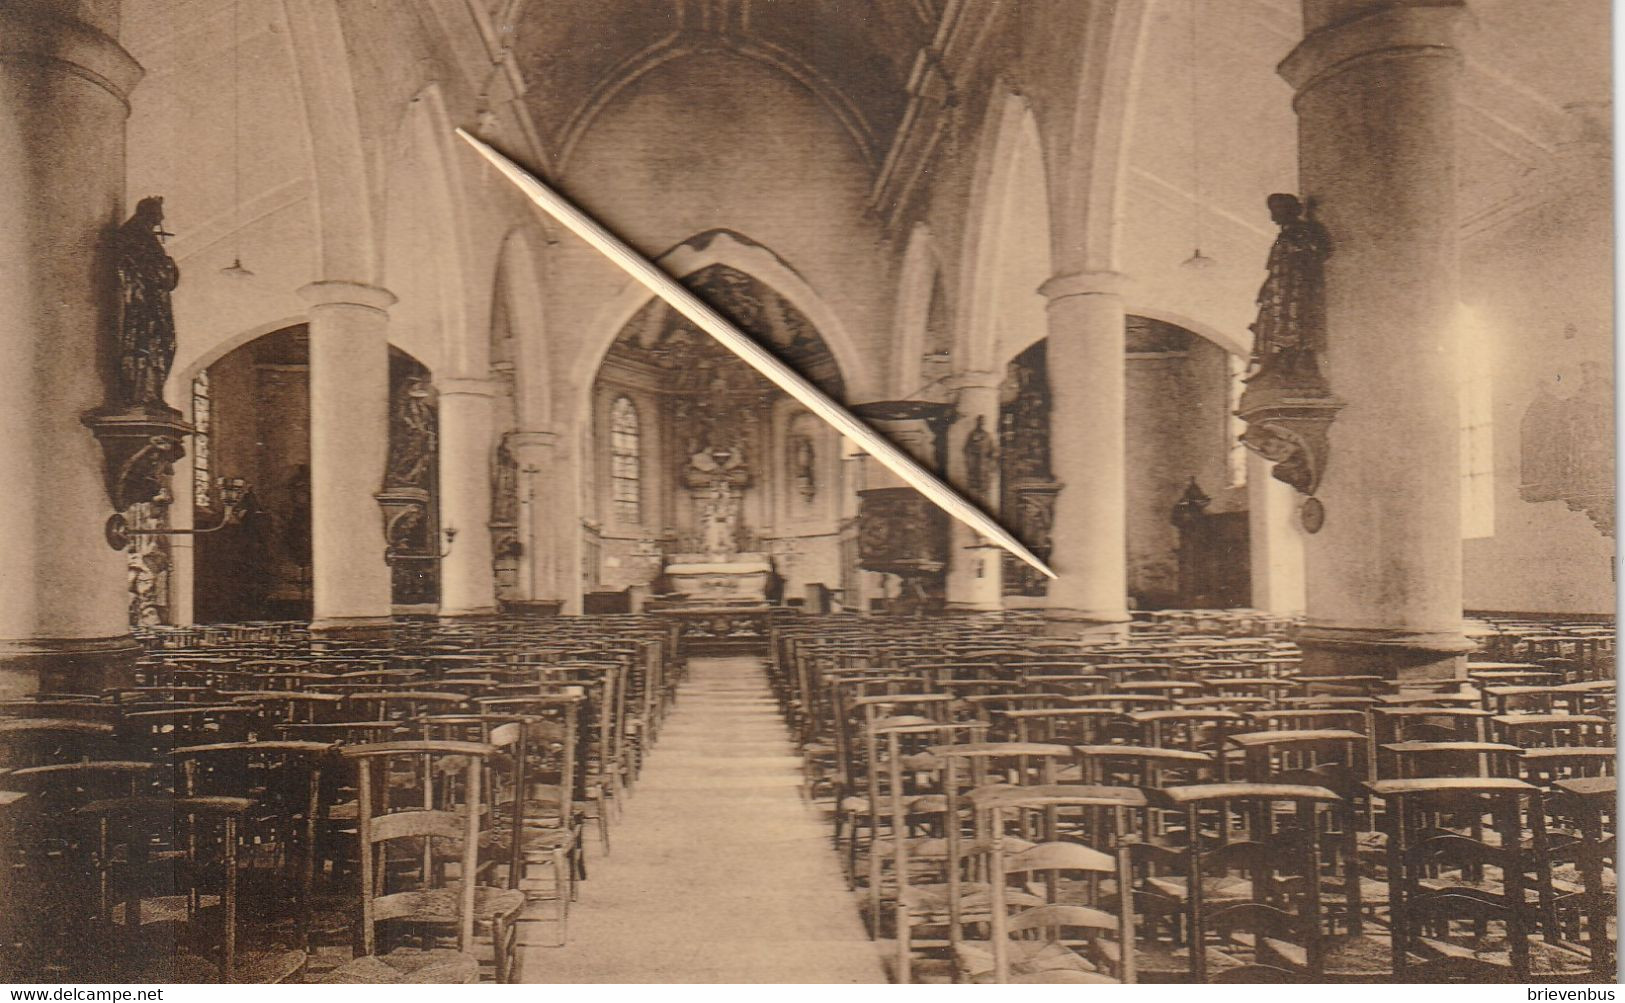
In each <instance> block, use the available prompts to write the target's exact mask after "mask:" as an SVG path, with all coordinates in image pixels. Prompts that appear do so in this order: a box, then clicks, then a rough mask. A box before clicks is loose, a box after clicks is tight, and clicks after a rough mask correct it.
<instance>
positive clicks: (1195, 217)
mask: <svg viewBox="0 0 1625 1003" xmlns="http://www.w3.org/2000/svg"><path fill="white" fill-rule="evenodd" d="M1200 2H1201V0H1190V54H1189V60H1188V63H1187V66H1188V68H1189V72H1190V114H1191V247H1192V248H1193V250H1192V251H1191V256H1190V257H1188V258H1186V259H1185V260H1184V261H1182V262H1180V264H1179V267H1181V268H1189V269H1191V270H1193V271H1201V270H1203V269H1207V268H1211V267H1213V266H1214V265H1215V264H1217V262H1215V261H1214V260H1213V259H1212V258H1210V257H1208V256H1207V255H1206V254H1203V253H1202V118H1201V103H1200V102H1201V92H1202V88H1201V78H1200V76H1199V75H1198V74H1197V72H1196V56H1197V53H1198V52H1199V51H1200V50H1199V49H1198V48H1197V44H1198V38H1199V36H1200V33H1199V32H1198V30H1197V28H1198V26H1197V10H1198V9H1199V8H1198V4H1199V3H1200Z"/></svg>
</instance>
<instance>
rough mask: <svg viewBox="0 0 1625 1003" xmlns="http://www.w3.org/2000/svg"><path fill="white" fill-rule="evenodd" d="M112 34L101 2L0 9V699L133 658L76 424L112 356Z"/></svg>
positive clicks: (119, 57) (100, 504)
mask: <svg viewBox="0 0 1625 1003" xmlns="http://www.w3.org/2000/svg"><path fill="white" fill-rule="evenodd" d="M117 34H118V14H117V8H116V6H114V5H107V4H100V5H92V4H77V5H75V4H67V5H64V4H28V3H7V4H0V177H3V178H4V179H5V182H4V184H0V219H4V220H5V225H4V226H0V343H3V345H4V351H0V387H3V388H4V391H3V392H0V426H3V427H4V428H5V429H6V434H5V435H0V470H4V475H5V479H6V495H5V498H6V518H5V527H4V529H0V569H4V570H3V573H0V697H11V696H19V695H22V694H26V693H30V692H35V691H38V690H40V689H41V688H44V689H49V690H59V691H60V690H76V691H95V690H98V689H100V688H101V686H102V685H103V684H104V683H109V684H111V683H114V682H118V681H120V679H121V673H123V672H124V671H127V670H128V669H129V667H130V665H131V662H132V659H133V656H134V655H135V653H136V651H137V648H136V645H135V642H134V641H132V640H131V638H130V629H129V620H128V610H129V600H128V592H127V581H126V570H125V568H126V563H125V561H126V558H125V555H124V554H122V553H119V552H117V551H114V550H113V549H112V548H111V547H109V546H108V545H107V543H106V541H105V540H104V539H103V537H102V527H103V525H104V524H105V523H106V521H107V518H108V516H110V515H111V514H112V503H111V502H110V501H109V500H108V492H107V488H106V486H105V484H104V481H103V477H102V453H101V449H100V447H99V446H98V445H97V443H96V440H95V438H94V437H93V436H92V435H91V432H90V429H88V428H87V427H85V425H84V424H83V423H82V422H81V418H82V417H84V415H85V414H86V413H87V412H89V411H92V410H94V409H96V408H98V407H100V406H101V405H102V404H103V403H104V398H105V387H104V384H103V376H102V372H103V371H106V370H107V369H108V368H109V367H111V366H112V365H113V360H112V359H111V358H110V357H109V355H108V354H107V352H106V350H105V348H104V340H103V339H104V338H109V337H111V332H112V331H113V327H114V325H115V323H116V319H115V318H116V315H115V313H114V308H115V304H116V303H117V297H118V292H117V288H116V279H115V278H114V276H113V274H112V271H111V267H112V265H111V261H110V259H109V258H108V256H107V255H106V247H107V239H108V236H109V234H110V233H111V231H112V229H113V228H114V227H116V226H117V225H118V224H119V223H121V222H123V219H124V216H125V212H124V205H123V195H124V123H125V118H126V117H127V115H128V114H129V105H128V104H127V103H126V102H127V99H128V95H129V92H130V90H131V89H132V88H133V87H134V86H135V85H136V83H137V81H139V80H140V78H141V67H140V66H139V65H138V64H137V63H136V62H135V60H134V59H132V58H131V57H130V55H129V54H128V53H127V52H125V51H124V50H123V49H122V48H120V47H119V45H118V43H117V42H116V41H115V38H116V36H117ZM141 194H147V193H145V192H143V193H141ZM152 194H161V193H157V192H154V193H152Z"/></svg>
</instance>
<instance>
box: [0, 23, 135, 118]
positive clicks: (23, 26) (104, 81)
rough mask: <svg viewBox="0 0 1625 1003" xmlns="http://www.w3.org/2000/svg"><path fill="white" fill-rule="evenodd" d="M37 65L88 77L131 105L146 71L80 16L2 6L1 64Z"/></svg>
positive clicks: (0, 29) (0, 28)
mask: <svg viewBox="0 0 1625 1003" xmlns="http://www.w3.org/2000/svg"><path fill="white" fill-rule="evenodd" d="M13 61H17V62H23V61H27V62H33V63H36V64H38V63H45V64H48V65H50V64H54V65H55V66H56V68H58V69H60V70H62V71H64V72H67V73H72V74H73V75H75V76H78V77H83V78H84V79H86V80H89V81H90V82H91V83H93V84H95V85H96V86H98V87H100V88H102V89H103V90H105V91H107V92H108V93H109V94H111V95H113V96H114V97H116V98H118V99H119V100H120V101H121V102H123V103H124V104H125V105H126V106H128V105H129V103H130V91H132V90H134V89H135V85H136V84H138V83H140V82H141V77H142V75H143V74H144V73H145V72H146V71H145V70H143V69H142V68H141V64H140V63H138V62H136V61H135V57H134V56H132V55H130V54H129V53H128V52H126V51H124V48H123V47H122V46H120V45H119V44H118V42H117V41H116V40H115V39H114V38H113V37H112V36H110V35H108V34H106V33H104V32H103V31H101V30H98V28H97V27H96V26H94V25H90V24H87V23H85V22H84V21H80V20H78V19H75V18H68V17H61V16H58V15H54V14H50V13H45V12H42V11H38V10H30V9H29V5H28V4H6V5H4V6H0V63H6V62H13Z"/></svg>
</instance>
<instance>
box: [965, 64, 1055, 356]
mask: <svg viewBox="0 0 1625 1003" xmlns="http://www.w3.org/2000/svg"><path fill="white" fill-rule="evenodd" d="M982 137H983V138H982V156H981V157H980V158H979V159H980V163H979V164H978V170H977V174H976V179H977V180H976V182H975V187H974V189H973V191H972V196H971V204H970V213H969V216H968V218H969V220H970V226H969V227H968V228H967V229H966V234H965V240H966V247H965V254H964V256H963V261H964V266H963V270H962V271H961V273H960V278H961V293H960V303H961V309H960V318H961V319H960V323H959V325H958V328H957V335H956V337H955V339H954V356H955V359H954V361H955V365H956V367H958V368H960V369H962V370H966V371H979V370H980V371H987V370H992V369H994V368H995V367H996V363H998V362H1000V361H1001V360H1002V359H1005V358H1009V357H1011V356H1014V355H1015V354H1016V353H1018V352H1020V351H1021V350H1022V349H1024V348H1026V347H1027V346H1028V345H1030V344H1032V343H1033V342H1034V341H1037V340H1038V339H1039V338H1042V337H1043V336H1044V335H1045V333H1046V332H1047V330H1048V321H1047V320H1046V315H1045V310H1046V306H1047V304H1046V302H1045V300H1044V297H1043V296H1042V295H1041V294H1040V293H1039V292H1038V288H1039V286H1041V285H1043V284H1044V282H1046V281H1047V280H1048V279H1049V278H1050V277H1051V276H1052V275H1053V274H1054V267H1053V262H1052V252H1051V247H1052V244H1051V229H1050V220H1051V218H1052V214H1053V204H1052V202H1051V198H1050V183H1049V171H1048V169H1047V160H1046V157H1045V150H1044V142H1043V138H1042V137H1041V136H1040V134H1039V131H1038V122H1037V120H1036V119H1035V118H1034V116H1033V112H1032V108H1031V107H1030V106H1029V105H1028V103H1027V101H1026V100H1025V99H1024V98H1022V97H1021V96H1020V95H1018V94H1016V93H1014V92H1012V91H1010V90H1009V89H1008V88H1005V89H1004V90H1003V94H1002V97H999V96H996V97H995V98H994V99H993V100H992V101H991V102H990V103H989V107H988V121H987V124H986V126H985V127H984V128H983V131H982Z"/></svg>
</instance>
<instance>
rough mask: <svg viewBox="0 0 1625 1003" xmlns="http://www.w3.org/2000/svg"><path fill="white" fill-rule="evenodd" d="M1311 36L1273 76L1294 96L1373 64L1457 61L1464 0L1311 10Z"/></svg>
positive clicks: (1338, 3)
mask: <svg viewBox="0 0 1625 1003" xmlns="http://www.w3.org/2000/svg"><path fill="white" fill-rule="evenodd" d="M1317 9H1318V10H1319V21H1318V23H1316V22H1315V21H1314V20H1310V24H1309V27H1310V29H1311V30H1310V31H1309V33H1308V34H1307V35H1305V36H1304V39H1303V41H1302V42H1299V43H1298V47H1297V48H1295V49H1293V50H1292V52H1291V53H1289V54H1288V55H1287V57H1286V58H1285V59H1283V60H1282V61H1281V63H1280V65H1279V66H1277V67H1276V71H1277V72H1278V73H1280V75H1281V76H1282V77H1283V78H1284V79H1285V80H1286V82H1287V83H1289V84H1291V85H1292V89H1293V90H1294V91H1295V92H1297V93H1298V94H1299V95H1302V94H1303V93H1304V92H1305V91H1309V90H1313V89H1314V88H1315V87H1317V86H1319V85H1320V84H1322V83H1325V82H1326V81H1328V80H1331V79H1332V78H1334V77H1337V76H1339V75H1341V74H1343V73H1346V72H1347V71H1349V70H1351V69H1354V68H1356V67H1358V66H1360V65H1362V64H1364V63H1366V62H1368V61H1370V60H1374V59H1406V58H1445V59H1452V60H1453V59H1458V58H1460V53H1459V52H1458V51H1457V50H1456V47H1455V46H1456V31H1457V27H1458V25H1459V23H1460V20H1461V15H1462V14H1463V13H1464V12H1465V11H1466V9H1467V5H1466V2H1465V0H1427V2H1417V0H1409V2H1386V3H1372V2H1369V0H1367V2H1364V3H1357V2H1352V0H1321V2H1320V3H1319V4H1312V5H1310V10H1309V11H1306V18H1308V17H1309V16H1310V15H1312V14H1314V13H1315V11H1316V10H1317Z"/></svg>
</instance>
